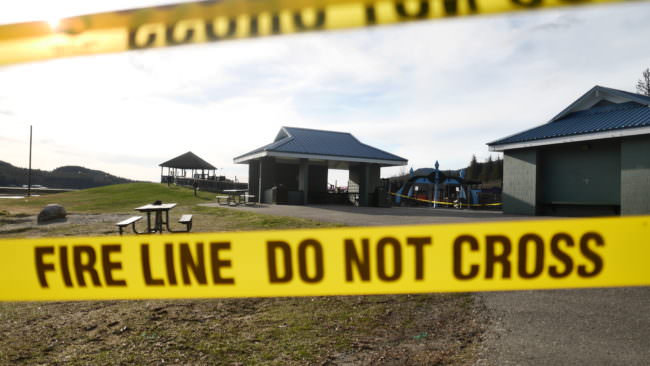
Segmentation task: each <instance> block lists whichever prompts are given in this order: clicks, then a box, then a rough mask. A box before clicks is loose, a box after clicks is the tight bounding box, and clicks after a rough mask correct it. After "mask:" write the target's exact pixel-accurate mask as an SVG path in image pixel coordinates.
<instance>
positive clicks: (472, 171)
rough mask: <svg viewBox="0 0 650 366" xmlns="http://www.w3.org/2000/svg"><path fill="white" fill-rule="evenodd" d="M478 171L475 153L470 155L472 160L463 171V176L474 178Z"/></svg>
mask: <svg viewBox="0 0 650 366" xmlns="http://www.w3.org/2000/svg"><path fill="white" fill-rule="evenodd" d="M479 173H480V167H479V164H478V161H476V155H472V161H470V162H469V167H468V168H467V171H466V172H465V178H466V179H469V180H476V179H478V175H479Z"/></svg>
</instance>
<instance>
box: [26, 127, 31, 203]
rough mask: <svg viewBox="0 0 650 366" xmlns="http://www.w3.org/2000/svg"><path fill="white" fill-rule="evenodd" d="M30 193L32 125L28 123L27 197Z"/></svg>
mask: <svg viewBox="0 0 650 366" xmlns="http://www.w3.org/2000/svg"><path fill="white" fill-rule="evenodd" d="M31 195H32V125H29V170H28V171H27V197H30V196H31Z"/></svg>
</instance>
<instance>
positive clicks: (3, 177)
mask: <svg viewBox="0 0 650 366" xmlns="http://www.w3.org/2000/svg"><path fill="white" fill-rule="evenodd" d="M27 176H28V169H25V168H18V167H15V166H13V165H11V164H9V163H6V162H4V161H0V186H3V187H15V186H18V187H20V186H23V185H26V184H27V180H28V179H27ZM31 182H32V185H41V186H45V187H48V188H68V189H84V188H92V187H100V186H106V185H111V184H119V183H129V182H132V180H129V179H125V178H120V177H116V176H114V175H111V174H108V173H106V172H102V171H100V170H91V169H88V168H84V167H80V166H64V167H60V168H57V169H54V170H53V171H51V172H50V171H46V170H40V169H32V178H31Z"/></svg>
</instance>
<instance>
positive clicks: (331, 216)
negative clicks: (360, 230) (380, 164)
mask: <svg viewBox="0 0 650 366" xmlns="http://www.w3.org/2000/svg"><path fill="white" fill-rule="evenodd" d="M202 206H218V205H217V204H216V203H208V204H202ZM234 209H237V210H247V211H251V212H258V213H263V214H269V215H278V216H292V217H300V218H304V219H310V220H316V221H325V222H336V223H342V224H346V225H350V226H385V225H404V224H431V223H436V224H443V223H455V222H472V221H503V220H531V219H534V218H531V217H530V216H521V215H504V214H502V213H501V212H500V211H474V210H458V209H451V208H437V209H431V208H415V207H413V208H411V207H391V208H380V207H355V206H338V205H310V206H289V205H261V206H257V207H254V206H236V207H234Z"/></svg>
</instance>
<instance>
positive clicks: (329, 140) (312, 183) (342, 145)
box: [234, 127, 408, 206]
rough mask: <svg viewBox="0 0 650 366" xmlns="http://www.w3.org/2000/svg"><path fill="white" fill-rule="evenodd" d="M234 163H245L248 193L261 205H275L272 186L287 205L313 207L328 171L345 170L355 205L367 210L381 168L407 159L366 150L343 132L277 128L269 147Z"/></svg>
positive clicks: (378, 150)
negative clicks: (284, 195)
mask: <svg viewBox="0 0 650 366" xmlns="http://www.w3.org/2000/svg"><path fill="white" fill-rule="evenodd" d="M234 162H235V163H237V164H248V182H249V183H248V186H249V193H250V194H252V195H256V196H257V197H260V202H266V203H271V202H275V199H274V198H273V189H274V187H275V189H276V190H277V189H280V192H282V191H284V192H286V194H287V197H286V203H296V204H307V203H310V202H313V201H314V200H315V199H314V197H316V196H322V195H323V194H324V193H327V173H328V169H347V170H348V171H349V182H348V189H349V191H350V192H355V191H356V192H358V195H359V201H358V203H359V204H360V205H362V206H367V205H369V204H370V203H371V202H370V201H371V199H370V197H371V195H372V194H373V192H375V190H376V189H377V188H378V187H379V186H380V169H381V167H387V166H401V165H406V164H407V163H408V160H406V159H404V158H401V157H399V156H397V155H393V154H391V153H388V152H386V151H383V150H380V149H377V148H375V147H372V146H369V145H366V144H364V143H362V142H360V141H359V140H357V139H356V138H355V137H354V136H352V135H351V134H349V133H347V132H335V131H323V130H314V129H307V128H296V127H282V128H281V129H280V132H278V134H277V136H276V137H275V140H274V141H273V142H272V143H270V144H268V145H265V146H262V147H260V148H257V149H255V150H252V151H250V152H248V153H246V154H243V155H241V156H238V157H236V158H234ZM280 201H283V200H282V199H280Z"/></svg>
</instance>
